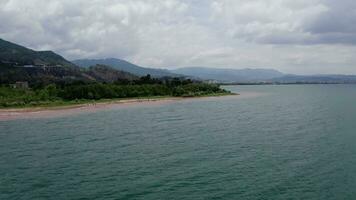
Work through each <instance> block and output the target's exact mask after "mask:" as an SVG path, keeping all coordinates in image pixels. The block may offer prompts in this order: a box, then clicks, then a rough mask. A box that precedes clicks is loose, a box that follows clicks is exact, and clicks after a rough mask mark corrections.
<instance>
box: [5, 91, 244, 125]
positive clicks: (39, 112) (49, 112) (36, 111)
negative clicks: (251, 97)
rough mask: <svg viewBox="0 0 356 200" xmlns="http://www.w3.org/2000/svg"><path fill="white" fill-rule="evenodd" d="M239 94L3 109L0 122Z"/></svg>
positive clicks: (149, 98) (111, 100)
mask: <svg viewBox="0 0 356 200" xmlns="http://www.w3.org/2000/svg"><path fill="white" fill-rule="evenodd" d="M237 95H239V94H233V93H231V94H215V95H211V96H197V97H148V98H132V99H107V100H100V101H93V102H86V103H79V104H69V105H58V106H40V107H25V108H1V109H0V121H9V120H16V119H32V118H51V117H61V116H67V115H72V114H76V113H81V112H95V111H98V110H103V109H111V108H117V107H124V106H134V105H160V104H164V103H168V102H173V101H180V100H188V99H201V98H214V97H215V98H219V97H224V96H237Z"/></svg>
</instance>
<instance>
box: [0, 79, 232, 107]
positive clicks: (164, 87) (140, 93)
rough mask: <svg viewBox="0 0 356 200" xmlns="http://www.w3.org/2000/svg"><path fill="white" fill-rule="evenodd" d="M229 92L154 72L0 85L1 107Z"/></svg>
mask: <svg viewBox="0 0 356 200" xmlns="http://www.w3.org/2000/svg"><path fill="white" fill-rule="evenodd" d="M223 93H229V92H228V91H226V90H224V89H221V88H220V87H219V86H218V85H216V84H208V83H203V82H197V81H192V80H189V79H180V78H162V79H155V78H152V77H151V76H150V75H147V76H144V77H141V78H140V79H138V80H133V81H128V80H117V81H116V82H114V83H99V82H81V81H76V82H71V83H63V82H60V83H52V84H49V85H45V86H43V85H37V86H36V87H33V88H32V89H15V88H11V87H9V86H4V85H3V86H1V87H0V107H16V106H25V105H41V104H51V102H66V101H67V102H70V101H79V100H100V99H119V98H135V97H155V96H176V97H194V96H205V95H214V94H223Z"/></svg>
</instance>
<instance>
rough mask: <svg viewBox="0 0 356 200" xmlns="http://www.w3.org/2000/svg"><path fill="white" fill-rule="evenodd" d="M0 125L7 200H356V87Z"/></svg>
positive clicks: (0, 194)
mask: <svg viewBox="0 0 356 200" xmlns="http://www.w3.org/2000/svg"><path fill="white" fill-rule="evenodd" d="M227 88H228V89H230V90H233V91H235V92H239V93H241V94H242V96H243V95H244V94H257V93H258V94H260V95H250V97H249V98H234V97H223V98H208V99H195V100H186V101H177V102H173V103H168V104H162V105H142V106H131V107H121V108H120V107H118V108H115V109H111V110H102V111H98V112H95V113H82V114H77V115H71V116H65V117H59V118H50V119H25V120H15V121H7V122H5V121H3V122H0V199H8V200H12V199H148V200H149V199H152V200H156V199H355V198H356V190H355V188H356V131H355V130H356V104H355V102H356V85H290V86H229V87H227Z"/></svg>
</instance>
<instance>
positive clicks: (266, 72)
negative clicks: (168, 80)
mask: <svg viewBox="0 0 356 200" xmlns="http://www.w3.org/2000/svg"><path fill="white" fill-rule="evenodd" d="M171 72H173V73H177V74H183V75H186V76H191V77H197V78H200V79H206V80H216V81H220V82H256V81H265V80H269V79H273V78H277V77H281V76H284V74H283V73H282V72H279V71H277V70H274V69H217V68H207V67H185V68H179V69H176V70H171Z"/></svg>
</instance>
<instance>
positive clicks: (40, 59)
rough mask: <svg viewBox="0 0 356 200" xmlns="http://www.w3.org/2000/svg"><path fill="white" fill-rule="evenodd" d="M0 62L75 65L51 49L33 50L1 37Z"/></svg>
mask: <svg viewBox="0 0 356 200" xmlns="http://www.w3.org/2000/svg"><path fill="white" fill-rule="evenodd" d="M0 63H6V64H12V65H19V66H21V65H47V66H63V67H75V65H74V64H73V63H71V62H69V61H67V60H66V59H64V58H63V57H62V56H60V55H58V54H56V53H54V52H53V51H34V50H32V49H28V48H26V47H23V46H20V45H17V44H14V43H12V42H9V41H5V40H3V39H0Z"/></svg>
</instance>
